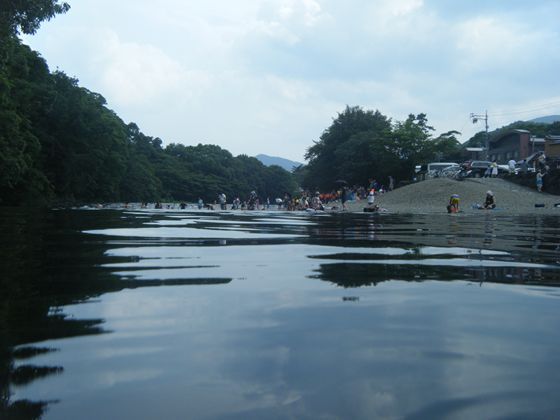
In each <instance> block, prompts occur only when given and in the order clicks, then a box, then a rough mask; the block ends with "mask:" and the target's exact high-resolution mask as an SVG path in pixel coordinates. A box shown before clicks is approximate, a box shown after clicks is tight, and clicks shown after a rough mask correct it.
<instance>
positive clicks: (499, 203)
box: [347, 178, 560, 215]
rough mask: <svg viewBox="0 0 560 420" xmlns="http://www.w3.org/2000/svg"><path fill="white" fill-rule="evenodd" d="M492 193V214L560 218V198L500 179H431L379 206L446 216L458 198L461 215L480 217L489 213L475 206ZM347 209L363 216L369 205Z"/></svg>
mask: <svg viewBox="0 0 560 420" xmlns="http://www.w3.org/2000/svg"><path fill="white" fill-rule="evenodd" d="M488 190H491V191H492V192H493V193H494V197H495V199H496V209H495V210H491V211H492V212H495V213H500V214H508V215H510V214H511V215H522V214H547V215H560V207H554V205H555V204H558V203H560V196H557V195H552V194H547V193H544V192H543V193H539V192H537V191H536V190H533V189H531V188H528V187H523V186H520V185H517V184H514V183H511V182H508V181H504V180H503V179H500V178H468V179H465V180H464V181H456V180H453V179H448V178H435V179H429V180H426V181H420V182H416V183H414V184H410V185H407V186H405V187H401V188H398V189H396V190H394V191H391V192H388V193H385V194H382V195H379V196H376V200H375V203H376V204H377V205H378V206H379V207H381V208H383V209H385V210H386V211H387V212H389V213H414V214H432V213H433V214H436V213H446V212H447V210H446V205H447V203H448V202H449V197H450V196H451V194H458V195H459V197H460V200H461V201H460V212H461V213H472V214H475V213H476V214H480V213H481V212H484V211H487V210H478V209H476V208H473V206H474V205H476V204H482V203H483V202H484V199H485V197H486V192H487V191H488ZM535 205H537V207H535ZM541 205H544V207H541ZM347 207H348V211H351V212H362V211H363V209H364V208H365V207H367V201H366V200H360V201H354V202H350V203H347ZM488 211H490V210H488Z"/></svg>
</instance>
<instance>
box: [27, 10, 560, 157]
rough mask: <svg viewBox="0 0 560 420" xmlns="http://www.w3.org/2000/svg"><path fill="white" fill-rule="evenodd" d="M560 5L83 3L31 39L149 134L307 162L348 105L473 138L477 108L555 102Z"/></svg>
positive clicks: (55, 62)
mask: <svg viewBox="0 0 560 420" xmlns="http://www.w3.org/2000/svg"><path fill="white" fill-rule="evenodd" d="M109 9H110V10H111V13H107V12H106V11H107V10H109ZM458 10H459V12H458ZM558 13H560V3H558V2H553V1H548V0H535V2H531V3H527V4H524V3H523V2H521V1H517V2H510V3H508V5H507V6H506V5H502V4H501V2H486V1H482V0H473V2H468V3H465V2H463V3H461V4H459V3H453V5H452V6H451V5H450V3H449V2H447V1H443V0H430V1H427V0H425V1H422V0H376V1H375V2H371V1H368V0H348V1H346V2H340V1H338V0H238V1H235V2H231V1H219V0H214V1H212V2H194V1H186V2H185V1H184V0H162V1H161V2H159V3H157V4H155V3H153V2H148V1H146V0H121V1H119V2H116V3H115V2H112V1H110V0H82V1H81V2H75V4H73V5H72V10H71V11H70V12H69V13H68V14H67V15H65V16H60V17H57V18H56V19H54V20H53V21H52V22H49V23H47V24H45V25H44V26H43V28H41V30H40V31H39V33H38V35H36V36H35V37H30V38H26V41H28V42H29V43H30V44H31V46H32V47H34V48H36V49H38V50H39V51H40V52H41V53H42V54H43V56H44V57H45V58H46V59H47V60H48V62H49V63H50V64H51V68H54V67H60V68H61V69H63V70H65V71H66V72H68V74H70V75H71V76H76V77H78V78H79V79H80V81H81V83H82V84H83V85H84V86H86V87H88V88H89V89H91V90H94V91H98V92H100V93H101V94H103V96H105V97H106V98H107V100H108V102H109V106H110V107H111V108H114V109H115V111H116V112H117V113H118V114H119V115H120V116H121V117H122V118H123V119H125V120H126V121H134V122H136V123H137V124H138V125H139V126H140V128H141V129H142V130H143V131H144V132H146V133H147V134H149V135H153V136H159V137H161V138H163V139H164V141H166V142H170V141H182V142H185V143H189V144H192V143H197V142H209V143H214V144H219V145H220V146H222V147H224V148H226V149H228V150H230V151H231V152H232V153H234V154H238V153H246V154H249V155H255V154H257V153H267V154H273V155H279V156H284V157H287V158H291V159H294V160H301V159H302V156H303V154H304V152H305V149H307V148H308V147H309V146H311V145H312V141H313V140H316V139H317V138H318V137H319V136H320V135H321V133H322V131H323V130H324V129H326V128H327V127H328V126H329V125H330V123H331V121H332V118H333V117H336V115H337V113H338V112H341V111H342V110H343V109H344V106H345V105H347V104H348V105H360V106H362V107H364V108H367V109H379V111H381V112H382V113H384V114H386V115H388V116H389V117H392V118H394V119H404V118H406V116H407V114H408V113H419V112H426V113H427V114H428V118H429V121H430V124H431V125H434V126H435V127H436V129H437V130H438V131H439V132H441V131H448V130H451V129H457V130H464V132H465V134H466V135H465V137H464V138H463V139H464V140H466V139H467V138H468V136H469V135H471V134H473V133H474V132H475V131H477V130H478V129H480V127H477V126H473V125H472V123H470V121H469V118H468V115H469V113H471V112H476V113H479V112H484V110H485V109H488V110H489V113H496V112H497V111H496V110H499V112H505V111H508V110H512V109H513V110H518V109H524V108H526V107H529V106H532V104H537V105H538V104H544V103H547V102H550V98H551V92H556V91H558V90H559V88H560V85H559V82H558V77H557V74H556V73H557V69H558V68H560V39H559V38H560V35H559V30H558V27H557V25H556V22H555V20H554V16H557V15H558ZM550 113H560V109H559V108H554V107H551V108H543V109H542V110H541V111H538V113H537V115H523V117H533V116H538V115H539V114H540V115H543V114H550ZM515 117H516V115H514V116H513V117H512V119H516V118H515ZM506 118H507V117H504V123H507V122H508V121H506ZM493 124H496V125H497V124H501V120H498V119H497V118H494V119H493V120H492V125H493ZM493 128H497V127H496V126H493Z"/></svg>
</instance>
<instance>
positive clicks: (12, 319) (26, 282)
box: [0, 209, 231, 419]
mask: <svg viewBox="0 0 560 420" xmlns="http://www.w3.org/2000/svg"><path fill="white" fill-rule="evenodd" d="M108 215H109V217H108ZM121 215H122V214H121V213H114V215H113V216H111V215H110V213H109V212H103V213H102V214H101V213H100V214H99V215H97V214H96V213H95V212H88V214H87V215H85V214H84V213H83V212H49V213H44V212H39V211H37V212H25V211H23V210H22V209H3V210H2V212H1V213H0V255H2V258H1V259H0V270H1V271H0V272H2V276H0V292H1V293H0V418H25V419H33V418H39V417H40V416H41V415H42V413H43V412H44V410H45V409H46V407H47V404H48V402H45V401H27V400H20V401H11V399H10V386H11V385H24V384H28V383H30V382H32V381H34V380H36V379H39V378H43V377H45V376H48V375H53V374H58V373H61V372H62V371H63V368H62V367H60V366H37V365H33V364H31V363H23V364H20V365H19V366H18V367H17V368H16V367H15V364H14V360H20V361H21V360H27V359H31V358H33V357H35V356H37V355H39V354H43V353H46V352H49V351H56V349H50V348H42V347H36V346H25V347H22V346H23V345H25V344H28V343H35V342H40V341H45V340H51V339H60V338H68V337H76V336H84V335H91V334H101V333H106V332H108V331H106V330H104V329H103V327H102V324H103V320H102V319H81V320H79V319H74V318H69V317H68V316H67V315H66V314H64V313H63V312H62V310H61V309H60V308H61V307H62V306H64V305H69V304H73V303H78V302H83V301H85V300H87V299H89V298H91V297H95V296H99V295H101V294H103V293H107V292H111V291H118V290H123V289H125V288H136V287H146V286H159V285H182V284H217V283H227V282H229V281H231V279H227V278H224V279H221V278H220V279H208V278H204V279H186V280H172V281H160V280H153V281H135V280H121V279H120V278H119V277H116V276H114V275H112V274H111V272H110V271H109V270H107V269H104V268H103V267H101V263H104V262H107V257H105V256H104V252H105V251H106V249H107V244H106V242H105V241H104V240H103V241H100V242H96V241H95V240H91V238H88V240H87V241H85V240H84V237H83V235H82V234H80V231H81V230H85V229H88V228H90V227H91V228H98V227H99V225H100V224H103V225H104V226H107V224H113V225H114V226H120V227H122V225H123V223H126V222H123V221H122V219H121V218H120V216H121ZM84 216H87V217H84ZM136 223H138V222H136ZM88 224H90V225H91V226H88ZM16 347H17V349H16ZM14 349H15V350H14Z"/></svg>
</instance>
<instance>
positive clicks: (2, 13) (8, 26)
mask: <svg viewBox="0 0 560 420" xmlns="http://www.w3.org/2000/svg"><path fill="white" fill-rule="evenodd" d="M69 9H70V6H69V5H68V3H65V2H62V3H61V2H59V0H3V1H2V6H1V7H0V36H9V35H16V34H17V33H19V32H21V33H24V34H34V33H35V32H36V31H37V29H39V26H40V25H41V22H43V21H45V20H49V19H51V18H53V17H54V16H55V15H57V14H60V13H66V12H67V11H68V10H69Z"/></svg>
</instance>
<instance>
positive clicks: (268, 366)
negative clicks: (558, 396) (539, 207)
mask: <svg viewBox="0 0 560 420" xmlns="http://www.w3.org/2000/svg"><path fill="white" fill-rule="evenodd" d="M310 285H312V286H310ZM344 293H345V291H344V290H341V289H333V288H330V287H326V286H325V285H324V284H323V283H311V284H310V283H304V282H297V281H290V282H288V283H287V284H280V283H274V284H268V287H265V288H259V287H256V283H253V287H252V288H247V287H244V286H243V285H242V284H241V283H240V282H237V283H232V284H231V285H228V286H227V287H210V288H205V287H171V288H156V289H137V290H129V291H123V292H120V293H115V294H109V295H105V296H104V297H103V298H101V299H99V300H98V301H97V302H95V303H91V304H89V305H77V306H72V307H68V308H67V310H68V312H69V313H70V314H72V315H73V316H75V317H77V318H89V317H95V316H99V315H101V316H103V317H104V318H106V319H107V325H106V328H107V329H109V330H112V331H114V332H113V333H112V334H106V335H102V336H96V337H85V338H80V339H74V340H65V341H64V342H56V341H52V342H49V343H47V344H48V345H52V346H56V347H60V348H61V351H60V352H57V353H52V354H48V355H45V356H41V357H39V358H37V362H41V363H56V362H59V361H60V360H61V359H62V360H64V365H65V372H64V374H63V375H59V376H56V377H51V378H48V379H46V380H43V381H37V382H35V383H34V384H33V385H32V386H30V387H29V388H28V389H26V390H25V392H22V393H21V395H34V396H38V395H51V394H50V392H51V390H53V389H56V392H57V395H58V397H59V398H61V403H59V404H54V405H52V407H51V408H50V410H49V412H48V413H47V416H46V418H74V417H75V414H76V413H80V416H79V417H80V418H118V417H121V418H122V416H125V413H126V416H125V417H128V418H138V419H142V418H153V417H154V416H155V415H156V414H157V417H161V418H183V417H182V416H184V415H185V413H188V414H189V415H188V416H187V417H191V416H193V417H196V418H200V417H206V416H209V417H221V416H225V417H233V418H240V419H241V418H269V417H271V416H272V417H275V416H281V417H290V416H292V417H296V418H317V417H321V416H327V415H329V416H330V417H338V418H372V417H373V418H377V417H389V418H396V417H403V416H405V415H414V414H418V415H419V416H420V417H425V418H441V417H443V416H445V415H451V416H452V417H454V418H455V417H457V416H459V417H465V418H488V417H501V416H511V415H513V414H514V413H520V412H522V413H523V412H524V413H541V414H543V413H547V412H552V411H551V410H554V409H558V405H557V404H556V403H555V401H556V400H555V391H554V388H553V387H551V386H550V385H551V381H552V380H554V381H557V380H558V379H560V373H559V372H558V371H557V370H554V371H551V370H550V366H555V365H557V364H558V362H560V355H559V354H558V352H557V351H556V350H555V348H557V346H558V345H559V344H560V340H559V338H558V334H557V333H556V331H555V327H554V326H555V325H556V322H555V319H556V320H557V319H558V318H557V317H558V315H559V314H560V309H559V308H558V301H557V300H552V299H550V300H544V301H543V300H542V299H540V298H539V297H536V296H531V295H520V294H518V293H516V292H515V291H514V287H512V286H494V287H488V288H479V287H477V286H469V285H468V284H467V283H462V282H456V283H450V284H445V283H439V282H429V283H423V284H415V283H403V282H394V283H391V284H384V285H381V286H378V287H376V288H369V289H360V290H359V291H355V292H353V293H356V294H358V295H359V297H360V300H359V301H358V302H350V303H349V302H344V301H342V300H341V297H342V296H343V295H344ZM537 306H538V307H539V309H538V312H539V317H540V320H539V322H538V323H535V322H534V320H533V318H534V313H535V310H536V308H537ZM489 308H492V310H491V311H489ZM490 314H491V316H490ZM555 317H556V318H555ZM150 333H152V334H150ZM138 349H144V351H142V350H138ZM547 349H548V350H547ZM543 352H544V353H543ZM536 354H538V358H536V357H535V356H536ZM554 372H556V373H554ZM539 374H540V375H545V377H546V378H548V379H547V380H546V381H543V380H542V376H540V379H537V378H539V377H537V378H535V380H530V378H531V377H533V376H535V375H539ZM84 377H87V378H88V380H84ZM496 383H499V384H500V388H499V389H496V387H495V384H496ZM529 383H530V384H531V387H530V388H531V389H530V392H528V389H527V388H528V386H527V385H528V384H529ZM536 401H537V402H539V405H537V406H534V407H533V406H531V405H530V404H534V403H535V402H536ZM535 410H536V411H535ZM537 417H539V416H537Z"/></svg>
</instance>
